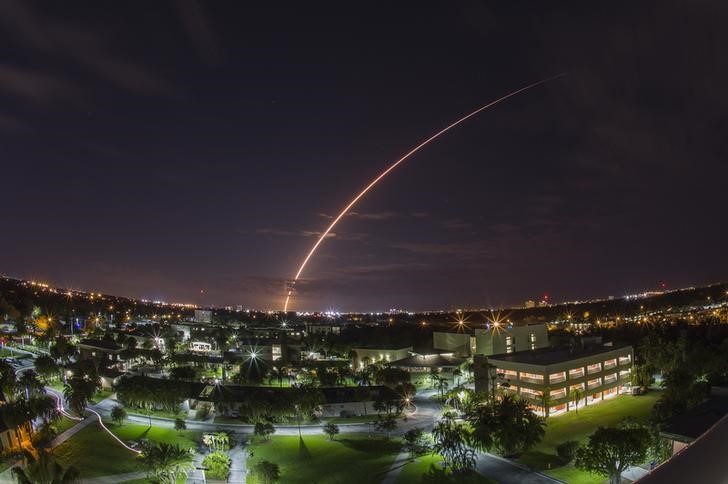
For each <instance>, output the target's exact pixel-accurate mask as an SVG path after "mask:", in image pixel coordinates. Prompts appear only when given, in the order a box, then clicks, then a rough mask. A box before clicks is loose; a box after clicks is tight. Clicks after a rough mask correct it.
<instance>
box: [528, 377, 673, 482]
mask: <svg viewBox="0 0 728 484" xmlns="http://www.w3.org/2000/svg"><path fill="white" fill-rule="evenodd" d="M659 397H660V392H657V391H653V392H650V393H648V394H646V395H641V396H631V395H622V396H619V397H615V398H613V399H612V400H608V401H605V402H601V403H598V404H595V405H590V406H587V407H585V408H580V409H579V415H577V414H576V412H574V411H571V412H568V413H566V414H563V415H559V416H556V417H551V418H549V419H548V420H547V427H546V435H545V436H544V438H543V440H542V441H541V442H540V443H539V444H538V445H537V446H536V447H534V448H533V449H531V450H530V451H528V452H526V453H524V454H523V455H522V456H521V457H520V458H519V459H518V461H519V462H521V463H522V464H526V465H528V466H530V467H532V468H534V469H537V470H540V471H543V472H544V473H545V474H548V475H550V476H553V477H556V478H558V479H561V480H564V481H566V482H568V483H569V484H588V483H600V482H603V481H604V478H602V477H600V476H596V475H591V474H588V473H585V472H582V471H579V470H577V469H575V468H574V467H572V466H566V467H560V466H561V463H560V462H559V458H558V456H557V455H556V446H557V445H559V444H560V443H562V442H565V441H567V440H576V441H579V442H585V441H586V440H587V438H588V437H589V435H591V434H592V433H594V431H595V430H596V429H597V427H609V426H613V425H616V424H618V423H619V422H620V421H621V420H623V419H624V418H626V417H633V418H638V419H639V418H644V417H647V416H649V414H650V411H651V410H652V406H653V405H654V404H655V402H656V401H657V399H658V398H659Z"/></svg>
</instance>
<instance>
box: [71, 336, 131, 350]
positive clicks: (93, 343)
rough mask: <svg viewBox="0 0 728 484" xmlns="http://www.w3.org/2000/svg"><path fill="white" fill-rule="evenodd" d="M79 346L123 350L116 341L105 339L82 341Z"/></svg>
mask: <svg viewBox="0 0 728 484" xmlns="http://www.w3.org/2000/svg"><path fill="white" fill-rule="evenodd" d="M78 344H79V345H82V346H90V347H93V348H100V349H105V350H112V351H119V350H121V349H122V347H121V346H119V345H118V344H116V343H115V342H114V341H107V340H103V339H82V340H81V341H79V343H78Z"/></svg>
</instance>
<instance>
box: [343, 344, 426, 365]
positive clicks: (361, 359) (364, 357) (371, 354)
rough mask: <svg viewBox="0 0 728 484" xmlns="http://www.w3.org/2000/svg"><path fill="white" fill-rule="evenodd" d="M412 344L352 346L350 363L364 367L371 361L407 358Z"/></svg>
mask: <svg viewBox="0 0 728 484" xmlns="http://www.w3.org/2000/svg"><path fill="white" fill-rule="evenodd" d="M411 351H412V346H401V345H377V346H365V347H360V348H352V352H353V358H352V365H353V366H354V368H364V367H365V366H367V365H369V364H371V363H378V362H382V363H389V362H391V361H397V360H401V359H404V358H407V357H408V356H409V355H410V352H411Z"/></svg>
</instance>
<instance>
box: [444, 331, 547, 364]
mask: <svg viewBox="0 0 728 484" xmlns="http://www.w3.org/2000/svg"><path fill="white" fill-rule="evenodd" d="M548 346H549V336H548V326H547V325H546V324H523V325H512V324H502V323H489V324H488V325H486V327H485V328H476V329H474V330H473V331H472V332H465V333H463V332H442V331H435V332H434V333H432V347H433V348H434V349H435V350H439V351H447V352H452V353H454V354H455V355H456V356H460V357H469V356H473V355H497V354H500V353H513V352H515V351H522V350H535V349H539V348H546V347H548Z"/></svg>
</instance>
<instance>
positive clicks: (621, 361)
mask: <svg viewBox="0 0 728 484" xmlns="http://www.w3.org/2000/svg"><path fill="white" fill-rule="evenodd" d="M631 361H632V357H631V355H627V356H620V357H619V364H620V365H628V364H629V363H630V362H631Z"/></svg>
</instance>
